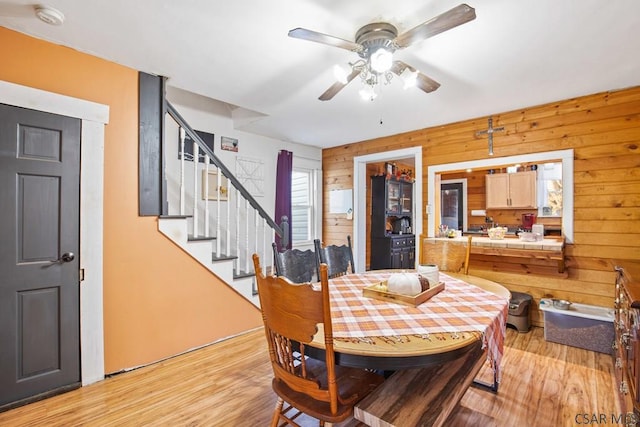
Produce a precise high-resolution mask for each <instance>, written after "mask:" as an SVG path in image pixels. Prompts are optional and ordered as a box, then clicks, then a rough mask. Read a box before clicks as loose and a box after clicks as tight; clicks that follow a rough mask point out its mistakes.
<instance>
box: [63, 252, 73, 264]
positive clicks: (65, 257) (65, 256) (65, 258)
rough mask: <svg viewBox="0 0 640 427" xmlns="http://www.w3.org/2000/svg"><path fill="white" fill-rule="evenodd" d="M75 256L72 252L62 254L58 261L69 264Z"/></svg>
mask: <svg viewBox="0 0 640 427" xmlns="http://www.w3.org/2000/svg"><path fill="white" fill-rule="evenodd" d="M75 257H76V256H75V255H74V254H73V252H66V253H64V254H62V256H61V257H60V261H62V262H71V261H73V260H74V259H75Z"/></svg>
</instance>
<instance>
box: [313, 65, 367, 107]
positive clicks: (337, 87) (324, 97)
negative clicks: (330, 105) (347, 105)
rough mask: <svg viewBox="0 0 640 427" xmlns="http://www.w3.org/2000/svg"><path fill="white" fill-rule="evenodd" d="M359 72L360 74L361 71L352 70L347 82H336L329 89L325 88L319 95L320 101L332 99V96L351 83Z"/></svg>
mask: <svg viewBox="0 0 640 427" xmlns="http://www.w3.org/2000/svg"><path fill="white" fill-rule="evenodd" d="M358 74H360V71H358V70H352V71H351V74H349V75H348V76H347V82H346V83H342V82H335V83H334V84H332V85H331V87H329V89H327V90H325V91H324V93H323V94H322V95H320V96H319V97H318V99H319V100H320V101H328V100H330V99H331V98H333V97H334V96H336V94H337V93H338V92H340V91H341V90H342V89H343V88H344V87H345V86H346V85H348V84H349V83H351V80H353V79H355V78H356V76H357V75H358Z"/></svg>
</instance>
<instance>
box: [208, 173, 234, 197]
mask: <svg viewBox="0 0 640 427" xmlns="http://www.w3.org/2000/svg"><path fill="white" fill-rule="evenodd" d="M207 186H208V188H207ZM202 200H220V201H227V200H229V180H228V179H227V177H226V176H224V175H222V174H220V185H218V170H217V169H210V170H209V171H208V173H207V171H205V170H203V171H202Z"/></svg>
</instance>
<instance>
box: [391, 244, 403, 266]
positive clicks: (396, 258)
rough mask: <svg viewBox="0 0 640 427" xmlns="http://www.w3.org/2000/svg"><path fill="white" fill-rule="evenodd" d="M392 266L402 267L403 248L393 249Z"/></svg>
mask: <svg viewBox="0 0 640 427" xmlns="http://www.w3.org/2000/svg"><path fill="white" fill-rule="evenodd" d="M391 268H402V250H401V249H394V250H392V251H391Z"/></svg>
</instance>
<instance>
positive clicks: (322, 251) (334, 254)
mask: <svg viewBox="0 0 640 427" xmlns="http://www.w3.org/2000/svg"><path fill="white" fill-rule="evenodd" d="M313 243H314V245H315V248H316V263H317V265H318V269H319V266H320V264H322V263H324V264H327V268H328V269H329V279H333V278H334V277H338V276H342V275H343V274H347V273H355V272H356V269H355V264H354V263H353V250H352V248H351V236H347V244H346V245H329V246H326V247H325V246H323V245H322V243H321V242H320V240H319V239H316V240H314V241H313Z"/></svg>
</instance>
